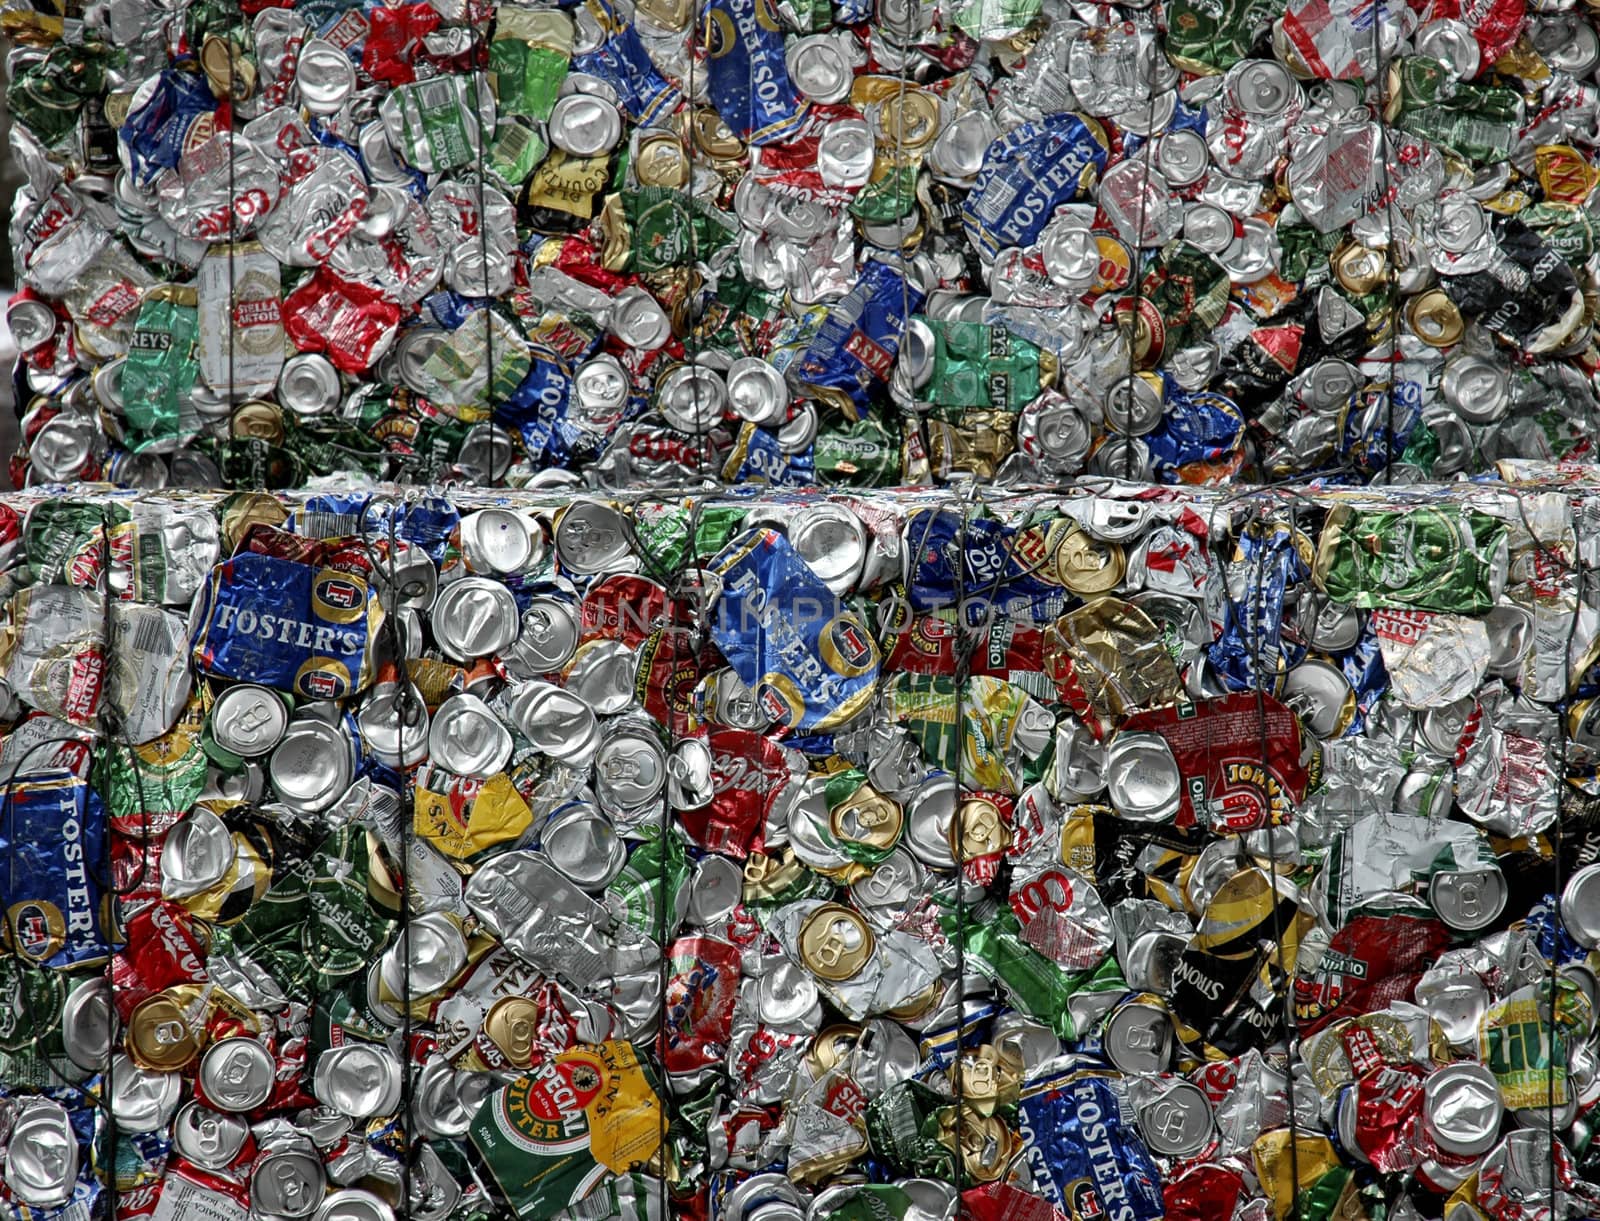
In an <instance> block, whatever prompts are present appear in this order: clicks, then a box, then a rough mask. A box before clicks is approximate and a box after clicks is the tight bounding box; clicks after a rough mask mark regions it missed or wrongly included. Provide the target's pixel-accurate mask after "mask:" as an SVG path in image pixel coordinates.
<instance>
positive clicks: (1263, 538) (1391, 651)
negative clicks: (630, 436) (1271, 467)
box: [0, 462, 1600, 1221]
mask: <svg viewBox="0 0 1600 1221" xmlns="http://www.w3.org/2000/svg"><path fill="white" fill-rule="evenodd" d="M1499 475H1500V476H1501V478H1500V479H1485V480H1482V481H1478V482H1471V483H1468V482H1461V483H1457V484H1454V485H1418V486H1415V487H1412V488H1395V489H1384V490H1382V491H1381V492H1380V491H1379V490H1378V489H1375V488H1346V489H1342V490H1340V489H1336V490H1327V491H1321V492H1317V493H1314V494H1308V493H1300V492H1286V491H1273V490H1265V491H1263V490H1257V491H1253V492H1248V493H1242V492H1228V491H1226V490H1217V489H1177V488H1168V489H1160V488H1154V487H1150V486H1144V487H1138V486H1135V485H1132V484H1125V483H1119V482H1113V481H1101V482H1100V483H1098V484H1096V485H1094V486H1088V485H1084V486H1078V487H1074V488H1072V489H1070V490H1067V491H1061V490H1059V489H1057V490H1052V491H1050V492H1029V493H1009V494H1004V493H1000V492H998V491H993V490H991V491H990V492H989V493H988V494H987V495H984V496H979V495H965V496H958V495H956V494H953V493H951V492H948V491H938V490H921V491H896V492H872V493H865V494H831V495H830V494H823V493H818V492H774V491H768V492H766V493H762V494H751V493H748V492H746V493H718V494H708V495H703V496H687V495H664V496H663V495H657V496H653V497H652V496H644V497H638V498H631V499H630V498H614V497H613V498H607V497H604V496H595V495H572V494H570V493H562V492H557V491H535V490H520V491H515V492H502V493H494V492H489V491H483V490H472V491H465V490H452V491H445V490H436V491H431V492H430V491H426V490H417V489H412V490H405V489H398V488H382V487H380V488H375V489H374V490H372V491H370V492H361V493H355V492H342V493H316V494H313V493H296V494H292V495H286V496H283V497H274V496H271V495H268V494H264V493H245V492H240V493H233V494H226V493H198V492H187V493H181V492H174V493H169V494H155V493H148V492H145V493H140V494H137V495H132V494H117V493H97V494H94V495H87V494H86V495H83V496H71V495H60V494H55V495H50V496H33V497H28V496H20V497H16V498H14V499H13V500H11V501H10V502H9V503H7V504H6V505H5V506H4V507H3V508H0V547H3V550H0V555H3V556H4V561H5V565H4V578H3V579H4V589H3V591H0V592H3V593H4V596H5V603H4V608H5V609H4V616H3V628H0V678H3V687H0V691H3V693H4V707H3V710H0V717H3V720H4V723H5V726H6V730H5V733H4V738H3V744H0V778H3V783H4V788H5V795H4V800H3V804H0V812H3V813H0V843H3V854H4V859H5V862H6V868H5V871H4V873H3V875H0V879H3V880H0V888H3V889H0V910H3V912H4V939H3V953H0V976H3V978H4V981H5V987H4V990H3V992H0V996H3V997H4V1003H3V1005H0V1212H3V1213H4V1214H5V1215H6V1216H9V1217H14V1218H26V1219H29V1221H36V1219H37V1221H43V1219H52V1221H53V1219H57V1218H60V1219H62V1221H84V1219H86V1218H90V1217H100V1218H108V1219H111V1221H144V1219H146V1218H150V1219H152V1221H187V1219H188V1218H191V1217H201V1218H207V1219H210V1221H245V1219H246V1218H251V1219H254V1221H395V1219H397V1218H406V1219H411V1221H446V1219H459V1221H487V1219H488V1218H510V1217H518V1218H527V1219H533V1221H598V1219H600V1218H624V1219H628V1221H645V1219H647V1221H666V1218H668V1217H683V1218H692V1219H697V1221H866V1219H882V1221H957V1219H960V1221H1017V1219H1024V1218H1025V1219H1028V1221H1034V1219H1037V1221H1159V1219H1161V1218H1166V1219H1167V1221H1333V1219H1335V1218H1337V1219H1338V1221H1385V1219H1387V1218H1408V1219H1413V1218H1414V1219H1417V1221H1421V1219H1423V1218H1445V1219H1447V1221H1568V1219H1574V1221H1575V1219H1578V1218H1585V1217H1592V1216H1595V1215H1597V1211H1596V1210H1600V1144H1596V1143H1595V1142H1594V1140H1593V1134H1594V1127H1595V1116H1596V1114H1597V1113H1600V1112H1597V1111H1596V1109H1595V1107H1596V1103H1597V1101H1600V1056H1597V1043H1596V1033H1595V1013H1596V1003H1597V996H1596V992H1597V985H1596V971H1595V968H1596V965H1597V964H1600V957H1597V955H1596V952H1595V951H1596V947H1600V863H1596V858H1597V857H1600V712H1597V710H1600V703H1597V702H1596V701H1597V695H1600V589H1597V588H1596V586H1595V583H1594V582H1593V581H1592V580H1590V579H1589V577H1590V574H1591V573H1592V571H1593V568H1594V566H1595V563H1596V560H1597V558H1600V468H1592V467H1591V468H1584V467H1577V466H1572V465H1568V466H1565V467H1558V466H1554V465H1550V464H1538V463H1531V462H1521V463H1511V462H1508V463H1503V464H1502V465H1501V467H1500V470H1499Z"/></svg>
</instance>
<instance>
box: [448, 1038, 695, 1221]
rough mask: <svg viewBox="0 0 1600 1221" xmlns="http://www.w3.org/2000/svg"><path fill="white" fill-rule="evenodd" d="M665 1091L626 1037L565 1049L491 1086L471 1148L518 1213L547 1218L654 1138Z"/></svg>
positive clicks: (644, 1150)
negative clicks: (661, 1093) (522, 1073)
mask: <svg viewBox="0 0 1600 1221" xmlns="http://www.w3.org/2000/svg"><path fill="white" fill-rule="evenodd" d="M665 1125H666V1121H665V1118H664V1117H663V1115H662V1111H661V1100H660V1098H659V1097H658V1096H657V1095H656V1092H655V1090H654V1088H653V1086H652V1084H651V1082H650V1080H649V1079H648V1078H647V1077H646V1075H645V1070H644V1068H643V1066H642V1065H641V1064H640V1063H639V1060H638V1057H637V1056H636V1055H635V1054H634V1050H633V1045H632V1044H631V1043H622V1042H615V1041H607V1042H605V1043H599V1044H585V1045H582V1046H578V1047H574V1048H572V1049H571V1050H570V1051H565V1052H562V1053H561V1054H559V1055H557V1056H554V1057H553V1058H551V1059H549V1060H546V1061H545V1062H544V1063H543V1064H540V1065H538V1066H537V1067H535V1068H534V1069H533V1070H532V1071H530V1072H529V1073H527V1074H526V1075H525V1076H522V1077H518V1078H517V1079H516V1080H515V1081H513V1082H512V1083H511V1084H510V1085H507V1086H505V1087H504V1088H502V1089H500V1090H497V1091H496V1092H495V1093H493V1094H491V1095H490V1096H489V1097H488V1098H487V1099H486V1100H485V1101H484V1103H483V1106H482V1107H480V1108H479V1110H478V1114H477V1116H476V1117H475V1118H474V1119H473V1121H472V1129H471V1133H470V1136H471V1140H472V1144H473V1147H474V1148H475V1149H476V1150H477V1151H478V1153H479V1155H480V1156H481V1157H482V1158H483V1160H484V1163H485V1164H486V1166H487V1167H488V1170H489V1173H490V1175H491V1176H492V1177H493V1179H494V1181H495V1184H496V1185H497V1186H498V1187H499V1189H500V1192H501V1194H502V1195H503V1196H504V1197H505V1199H506V1202H507V1203H508V1204H510V1206H511V1208H512V1209H513V1210H514V1212H515V1213H516V1215H517V1216H518V1217H548V1216H550V1215H551V1214H552V1213H555V1212H557V1211H558V1210H560V1209H563V1208H566V1207H567V1206H568V1205H570V1204H573V1203H575V1202H576V1201H578V1200H581V1199H582V1198H583V1197H585V1196H587V1195H588V1194H589V1193H590V1192H592V1191H594V1190H595V1189H596V1188H598V1187H599V1186H600V1185H601V1184H602V1183H603V1182H605V1181H606V1180H607V1179H609V1178H610V1177H611V1176H612V1175H616V1174H624V1173H626V1172H627V1171H629V1170H632V1169H636V1168H640V1169H642V1168H644V1167H645V1166H647V1165H648V1164H649V1163H650V1161H651V1159H653V1158H654V1157H655V1155H656V1153H657V1151H658V1149H659V1147H660V1144H661V1138H662V1134H663V1132H664V1131H665Z"/></svg>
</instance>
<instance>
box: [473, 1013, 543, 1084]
mask: <svg viewBox="0 0 1600 1221" xmlns="http://www.w3.org/2000/svg"><path fill="white" fill-rule="evenodd" d="M483 1033H484V1034H485V1035H487V1036H488V1037H489V1041H490V1042H491V1043H493V1044H494V1045H495V1046H496V1047H498V1048H499V1049H500V1053H501V1054H502V1055H503V1056H505V1058H506V1059H507V1060H509V1061H510V1062H511V1063H512V1064H514V1065H515V1066H516V1067H517V1068H527V1067H528V1065H530V1064H532V1063H533V1052H534V1047H535V1046H536V1045H537V1043H538V1041H539V1006H538V1004H537V1003H536V1002H534V1001H531V1000H529V999H528V998H527V997H525V996H503V997H501V998H500V999H499V1000H497V1001H495V1003H494V1004H492V1005H490V1006H489V1012H488V1013H486V1014H484V1015H483Z"/></svg>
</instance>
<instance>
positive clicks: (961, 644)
mask: <svg viewBox="0 0 1600 1221" xmlns="http://www.w3.org/2000/svg"><path fill="white" fill-rule="evenodd" d="M956 503H957V504H958V505H959V509H960V513H961V525H960V534H959V536H958V541H957V549H956V564H955V593H956V632H955V640H956V645H957V647H958V649H959V650H960V651H959V652H958V653H957V654H956V673H955V680H956V691H955V697H956V698H955V715H956V733H955V740H956V776H955V780H956V794H955V810H954V812H953V814H952V818H954V820H955V822H954V829H955V832H956V834H955V837H954V845H953V846H954V847H955V849H956V851H955V853H954V855H955V858H956V1039H955V1057H954V1067H955V1071H954V1073H952V1074H951V1075H952V1077H953V1078H954V1081H953V1082H952V1084H953V1085H954V1086H955V1096H956V1124H955V1138H956V1148H955V1158H954V1161H953V1167H954V1174H953V1175H952V1177H953V1179H954V1183H953V1184H952V1185H953V1186H954V1188H955V1191H956V1198H957V1200H958V1201H959V1199H960V1196H961V1172H962V1148H963V1146H962V1137H963V1135H964V1133H963V1127H964V1125H965V1123H966V1115H965V1113H964V1112H965V1111H966V1092H967V1091H966V1074H965V1073H964V1072H963V1071H962V1065H961V1053H962V1045H963V1043H964V1042H965V1040H966V1033H967V897H966V890H967V878H966V870H965V868H963V862H962V859H961V858H962V856H963V855H964V853H963V851H962V844H963V836H962V834H961V802H962V793H963V790H964V789H965V788H966V773H967V709H966V696H967V673H968V670H969V668H970V667H969V664H968V663H969V658H970V656H971V649H970V648H969V647H968V639H967V614H966V602H967V574H966V569H967V514H968V505H967V503H966V502H965V501H959V500H958V501H957V502H956ZM958 1208H959V1205H958Z"/></svg>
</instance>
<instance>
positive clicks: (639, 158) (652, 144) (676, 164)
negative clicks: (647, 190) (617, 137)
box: [633, 130, 689, 190]
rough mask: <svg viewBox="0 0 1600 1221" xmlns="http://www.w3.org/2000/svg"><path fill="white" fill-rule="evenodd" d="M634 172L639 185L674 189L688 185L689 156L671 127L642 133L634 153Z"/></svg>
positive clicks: (680, 188)
mask: <svg viewBox="0 0 1600 1221" xmlns="http://www.w3.org/2000/svg"><path fill="white" fill-rule="evenodd" d="M633 176H634V177H635V178H637V179H638V180H639V185H640V186H646V187H671V188H672V189H673V190H682V189H683V188H684V187H686V186H688V185H689V156H688V153H687V152H686V151H685V149H684V147H683V142H682V141H681V140H679V139H678V137H677V136H675V135H674V134H673V133H672V132H670V131H660V130H657V131H648V132H645V133H644V134H642V135H641V136H640V137H639V146H638V148H637V149H636V150H635V151H634V154H633Z"/></svg>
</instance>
